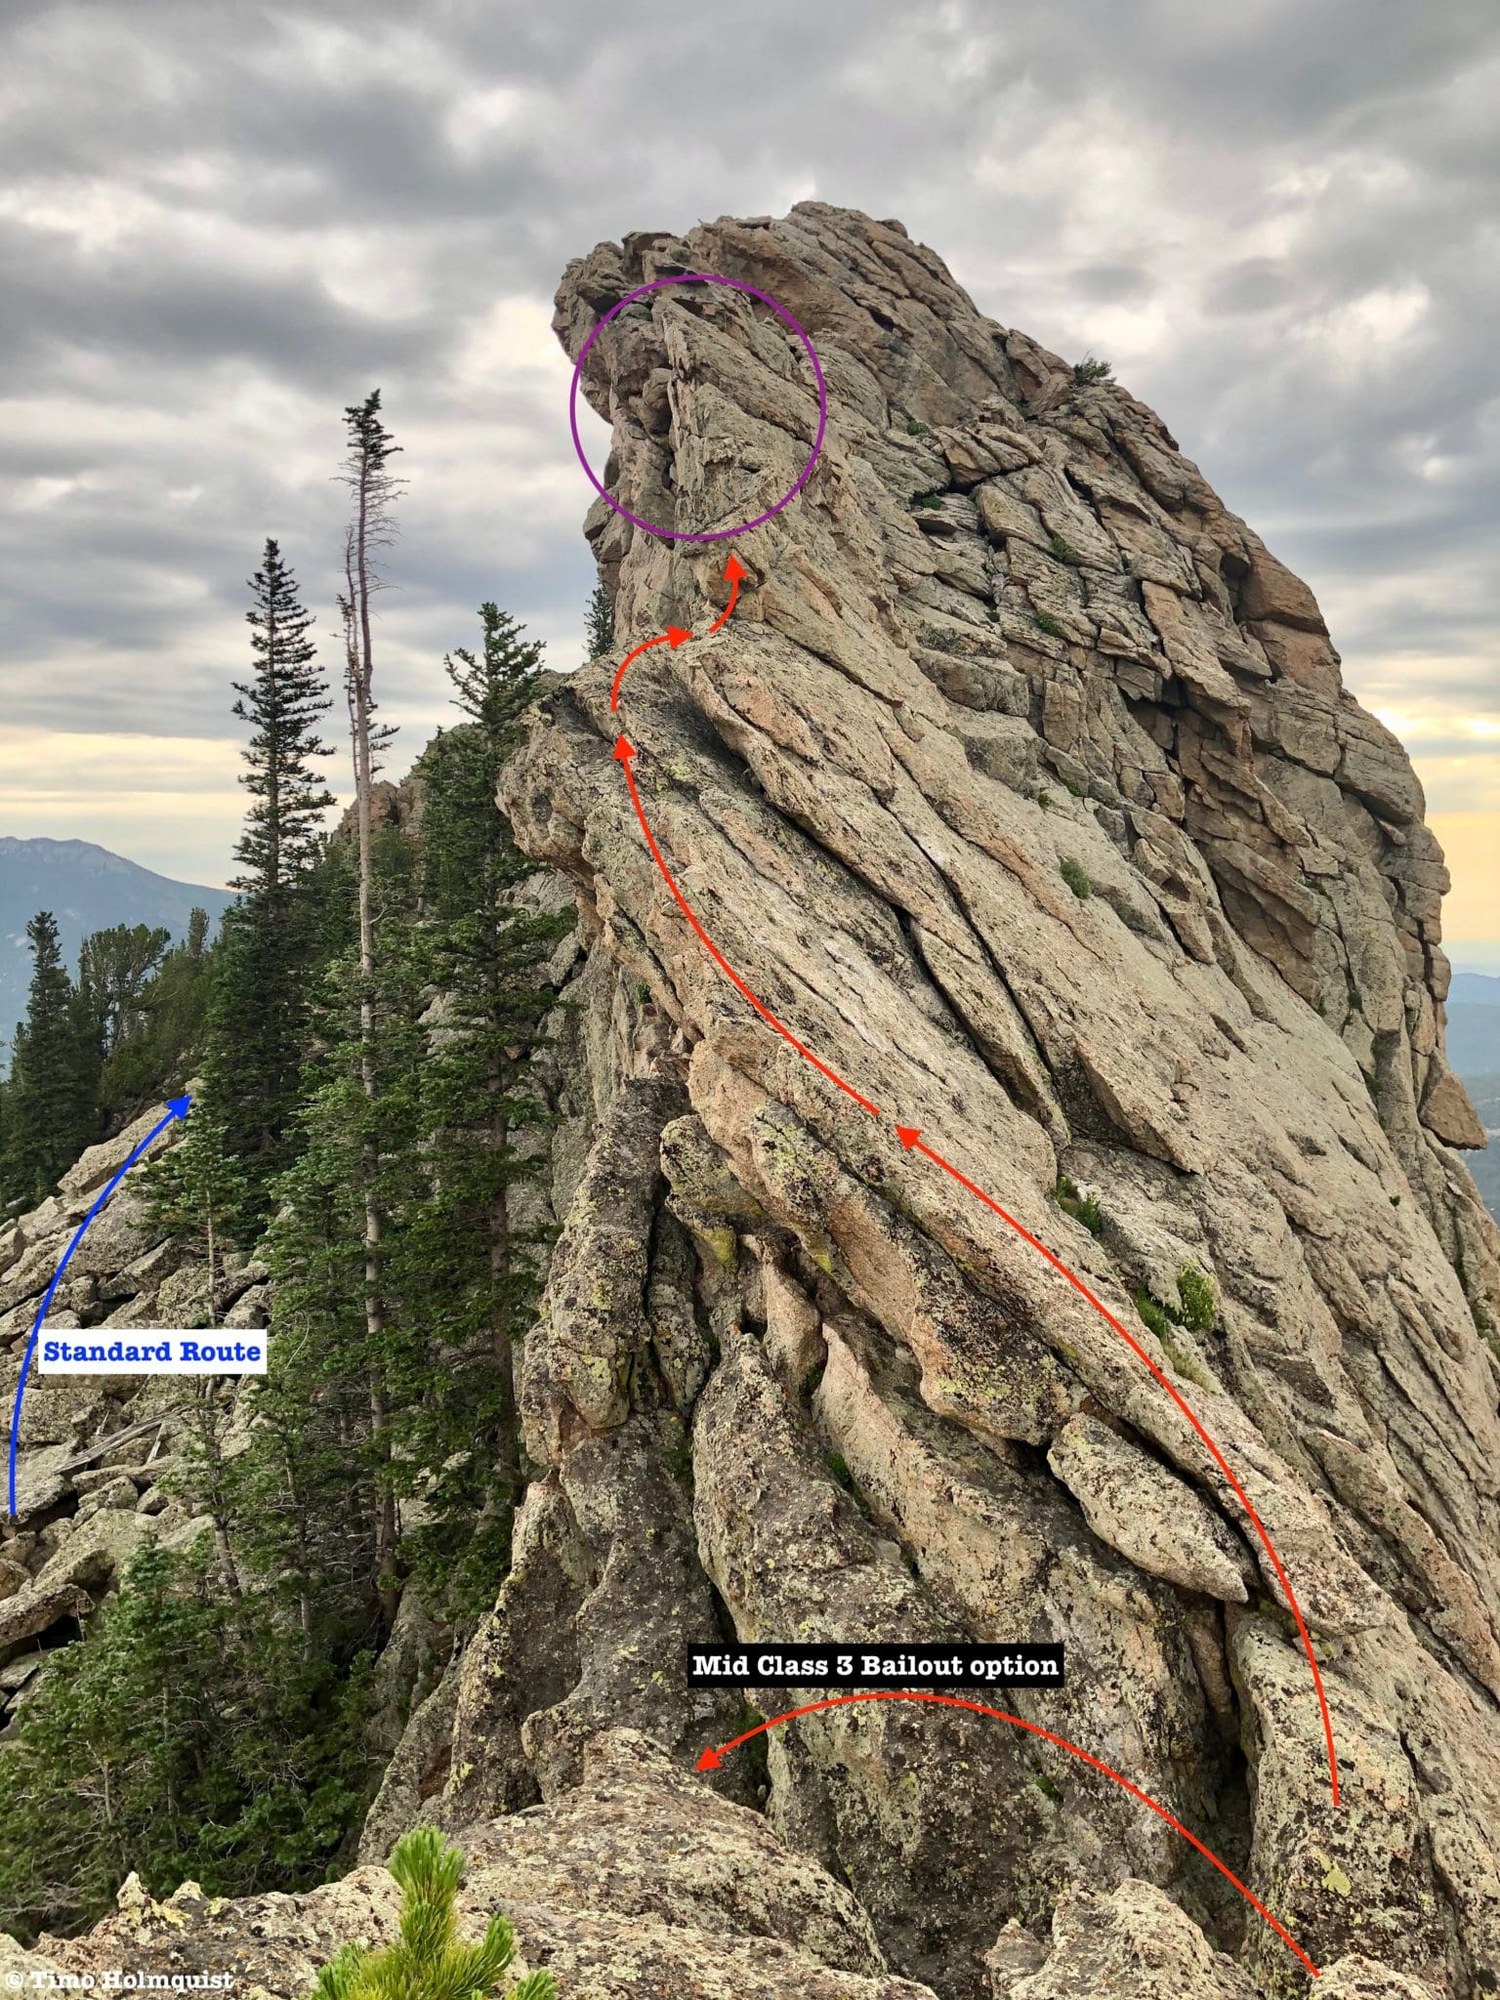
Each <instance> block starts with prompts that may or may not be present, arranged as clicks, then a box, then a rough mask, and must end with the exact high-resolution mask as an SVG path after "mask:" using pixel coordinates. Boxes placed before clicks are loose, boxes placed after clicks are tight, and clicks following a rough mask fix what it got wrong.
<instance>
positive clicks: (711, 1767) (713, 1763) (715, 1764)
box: [693, 1750, 724, 1771]
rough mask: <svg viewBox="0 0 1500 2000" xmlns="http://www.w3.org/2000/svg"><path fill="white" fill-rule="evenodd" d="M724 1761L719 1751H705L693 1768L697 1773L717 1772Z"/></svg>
mask: <svg viewBox="0 0 1500 2000" xmlns="http://www.w3.org/2000/svg"><path fill="white" fill-rule="evenodd" d="M723 1761H724V1759H723V1758H722V1757H721V1756H720V1755H719V1753H718V1751H717V1750H705V1751H704V1753H703V1755H702V1756H701V1757H700V1758H699V1759H698V1762H697V1763H696V1764H695V1765H694V1766H693V1768H694V1770H697V1771H717V1770H718V1768H719V1766H720V1765H721V1764H722V1763H723Z"/></svg>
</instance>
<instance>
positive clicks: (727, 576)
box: [724, 556, 750, 583]
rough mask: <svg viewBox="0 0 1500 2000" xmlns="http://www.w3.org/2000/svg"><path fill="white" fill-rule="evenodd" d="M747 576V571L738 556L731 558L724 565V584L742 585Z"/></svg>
mask: <svg viewBox="0 0 1500 2000" xmlns="http://www.w3.org/2000/svg"><path fill="white" fill-rule="evenodd" d="M749 574H750V572H749V570H747V569H746V567H745V565H744V564H743V563H742V562H741V561H740V559H739V557H738V556H731V557H730V558H729V560H728V562H727V563H725V565H724V581H725V582H726V583H743V582H744V581H745V578H746V577H747V576H748V575H749Z"/></svg>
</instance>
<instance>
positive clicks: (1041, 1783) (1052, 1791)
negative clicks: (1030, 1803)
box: [1031, 1771, 1062, 1805]
mask: <svg viewBox="0 0 1500 2000" xmlns="http://www.w3.org/2000/svg"><path fill="white" fill-rule="evenodd" d="M1031 1782H1032V1784H1034V1785H1035V1786H1036V1788H1037V1790H1038V1791H1039V1792H1040V1793H1041V1795H1042V1797H1043V1798H1044V1799H1050V1800H1051V1801H1052V1803H1053V1805H1057V1804H1058V1803H1059V1802H1060V1801H1061V1799H1062V1793H1061V1792H1060V1791H1059V1790H1058V1788H1057V1786H1056V1785H1055V1784H1053V1782H1052V1780H1051V1779H1050V1778H1049V1777H1048V1776H1047V1773H1046V1772H1045V1771H1038V1772H1037V1774H1036V1776H1035V1777H1034V1778H1033V1779H1032V1781H1031Z"/></svg>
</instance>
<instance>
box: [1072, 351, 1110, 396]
mask: <svg viewBox="0 0 1500 2000" xmlns="http://www.w3.org/2000/svg"><path fill="white" fill-rule="evenodd" d="M1114 377H1115V371H1114V369H1113V368H1112V367H1111V366H1110V365H1109V363H1108V362H1107V361H1101V360H1099V358H1098V356H1097V355H1093V354H1085V355H1084V357H1083V359H1082V361H1075V362H1074V363H1073V380H1074V381H1075V382H1076V383H1077V385H1078V387H1079V388H1080V389H1087V388H1088V387H1089V386H1090V385H1091V384H1092V383H1094V382H1112V381H1113V380H1114Z"/></svg>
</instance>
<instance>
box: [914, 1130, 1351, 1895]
mask: <svg viewBox="0 0 1500 2000" xmlns="http://www.w3.org/2000/svg"><path fill="white" fill-rule="evenodd" d="M896 1134H897V1137H898V1138H899V1139H900V1141H901V1143H902V1145H903V1146H904V1147H905V1148H906V1150H907V1152H908V1153H910V1152H918V1153H921V1154H923V1155H924V1156H925V1157H926V1158H927V1159H929V1160H931V1161H932V1164H933V1165H934V1166H935V1167H941V1168H942V1170H943V1172H944V1173H945V1174H948V1175H950V1176H951V1177H952V1178H953V1179H954V1180H956V1181H957V1182H958V1184H959V1186H960V1187H961V1188H966V1189H967V1190H968V1192H969V1193H970V1194H971V1195H973V1197H974V1199H975V1200H976V1201H982V1202H983V1203H984V1205H985V1207H986V1208H988V1209H990V1210H991V1211H992V1212H993V1213H994V1214H996V1215H998V1216H999V1218H1000V1220H1001V1221H1002V1222H1004V1223H1008V1224H1009V1226H1010V1227H1011V1228H1012V1229H1013V1230H1014V1231H1015V1232H1016V1234H1017V1235H1018V1236H1020V1237H1022V1238H1024V1240H1025V1241H1026V1242H1027V1243H1029V1244H1030V1245H1031V1247H1032V1249H1033V1250H1038V1251H1040V1252H1041V1254H1042V1256H1044V1257H1045V1258H1046V1260H1047V1262H1048V1263H1049V1264H1050V1265H1051V1266H1052V1268H1053V1270H1054V1271H1059V1272H1061V1274H1062V1275H1063V1277H1065V1278H1066V1279H1067V1281H1068V1283H1069V1284H1070V1285H1071V1286H1072V1287H1073V1289H1074V1291H1075V1292H1080V1293H1082V1295H1083V1297H1084V1298H1086V1299H1087V1300H1088V1302H1089V1304H1090V1305H1091V1306H1092V1307H1093V1308H1094V1311H1095V1312H1096V1313H1098V1314H1099V1316H1100V1317H1101V1318H1102V1319H1104V1320H1107V1321H1108V1323H1109V1324H1110V1325H1111V1326H1112V1327H1113V1328H1114V1330H1115V1332H1116V1333H1117V1334H1118V1335H1119V1336H1120V1338H1121V1340H1123V1341H1124V1343H1125V1345H1126V1346H1127V1347H1128V1348H1129V1349H1130V1351H1131V1353H1132V1354H1133V1355H1134V1356H1135V1357H1136V1359H1137V1360H1138V1361H1143V1362H1144V1363H1145V1364H1146V1366H1147V1367H1148V1368H1149V1369H1150V1370H1151V1373H1152V1374H1153V1375H1154V1376H1155V1377H1156V1379H1157V1381H1158V1382H1160V1384H1161V1386H1162V1387H1163V1388H1164V1389H1165V1390H1166V1392H1167V1394H1168V1395H1169V1396H1170V1397H1171V1398H1172V1401H1173V1402H1174V1403H1175V1404H1176V1405H1177V1407H1178V1409H1179V1410H1181V1412H1182V1414H1183V1415H1184V1416H1185V1417H1186V1418H1187V1420H1188V1422H1189V1423H1190V1424H1191V1425H1192V1427H1193V1429H1194V1430H1195V1431H1196V1432H1197V1433H1198V1436H1199V1437H1200V1438H1201V1439H1202V1440H1203V1443H1204V1444H1205V1445H1206V1446H1207V1448H1208V1450H1209V1453H1210V1454H1211V1456H1212V1458H1213V1461H1214V1463H1215V1465H1217V1466H1218V1468H1219V1470H1220V1472H1222V1473H1223V1475H1224V1477H1225V1478H1226V1479H1227V1480H1228V1481H1229V1484H1230V1486H1231V1488H1232V1489H1233V1491H1234V1496H1235V1498H1236V1499H1237V1500H1238V1501H1239V1503H1240V1505H1241V1506H1242V1507H1243V1508H1244V1510H1245V1512H1246V1514H1247V1515H1248V1516H1249V1517H1250V1520H1251V1522H1252V1524H1253V1525H1254V1528H1255V1532H1256V1534H1257V1535H1259V1537H1260V1540H1261V1546H1262V1547H1263V1548H1264V1549H1265V1552H1266V1554H1267V1555H1268V1556H1269V1557H1270V1559H1271V1567H1272V1568H1273V1569H1274V1570H1275V1572H1276V1576H1277V1579H1278V1581H1279V1582H1280V1584H1281V1588H1282V1589H1283V1591H1284V1592H1285V1593H1286V1601H1287V1603H1288V1604H1289V1605H1290V1606H1291V1610H1292V1616H1293V1617H1294V1618H1295V1619H1296V1621H1297V1630H1298V1632H1299V1633H1300V1634H1301V1635H1302V1650H1303V1652H1304V1653H1306V1655H1307V1664H1308V1665H1309V1666H1310V1667H1311V1668H1312V1677H1313V1686H1314V1687H1315V1688H1316V1689H1317V1691H1318V1707H1319V1709H1320V1710H1321V1712H1322V1716H1323V1736H1324V1740H1325V1741H1326V1743H1327V1745H1328V1773H1329V1776H1330V1778H1331V1779H1332V1781H1333V1803H1334V1804H1335V1805H1337V1804H1338V1803H1339V1764H1338V1757H1337V1756H1336V1754H1335V1752H1334V1747H1333V1719H1332V1717H1331V1716H1330V1715H1329V1713H1328V1697H1327V1695H1326V1694H1325V1693H1324V1691H1323V1676H1322V1674H1321V1673H1319V1671H1318V1661H1317V1656H1316V1654H1315V1653H1314V1652H1313V1643H1312V1637H1311V1634H1310V1633H1309V1632H1308V1629H1307V1622H1306V1620H1305V1619H1304V1618H1303V1616H1302V1607H1301V1605H1300V1604H1298V1602H1297V1598H1296V1593H1295V1592H1294V1591H1293V1589H1292V1585H1291V1579H1290V1578H1289V1577H1288V1576H1287V1573H1286V1571H1285V1570H1284V1569H1283V1568H1282V1566H1281V1557H1280V1556H1279V1555H1277V1553H1276V1550H1275V1548H1274V1547H1273V1546H1272V1543H1271V1537H1270V1536H1269V1535H1268V1534H1267V1533H1266V1531H1265V1529H1264V1527H1263V1526H1262V1525H1261V1519H1260V1516H1259V1514H1257V1513H1256V1511H1255V1509H1254V1508H1253V1507H1252V1506H1251V1504H1250V1499H1249V1496H1248V1495H1247V1493H1246V1492H1245V1489H1244V1487H1243V1486H1241V1484H1240V1482H1239V1481H1238V1480H1237V1479H1236V1478H1235V1476H1234V1474H1233V1473H1232V1472H1231V1471H1230V1469H1229V1461H1228V1460H1227V1459H1226V1458H1225V1456H1224V1454H1223V1452H1221V1451H1220V1449H1219V1447H1218V1446H1217V1445H1216V1444H1215V1443H1214V1441H1213V1439H1212V1438H1211V1437H1210V1436H1209V1434H1208V1432H1207V1431H1206V1430H1205V1429H1204V1427H1203V1425H1202V1423H1200V1421H1199V1420H1198V1418H1197V1417H1196V1416H1195V1415H1194V1413H1193V1411H1192V1409H1191V1408H1190V1407H1189V1405H1188V1403H1187V1401H1186V1399H1185V1398H1184V1397H1183V1396H1182V1394H1181V1393H1180V1392H1179V1390H1178V1389H1177V1387H1176V1385H1175V1383H1173V1382H1172V1381H1170V1380H1169V1378H1168V1377H1167V1376H1166V1375H1165V1374H1164V1373H1163V1372H1162V1370H1161V1369H1160V1368H1158V1367H1157V1365H1156V1363H1155V1362H1154V1361H1153V1360H1152V1359H1151V1356H1150V1355H1149V1354H1148V1353H1147V1352H1146V1350H1145V1348H1144V1347H1142V1346H1141V1344H1140V1342H1139V1341H1138V1340H1137V1339H1136V1337H1135V1335H1134V1334H1133V1333H1131V1332H1130V1330H1129V1328H1128V1327H1124V1326H1122V1325H1121V1324H1120V1322H1119V1320H1117V1319H1116V1318H1115V1316H1114V1314H1113V1313H1112V1312H1111V1311H1110V1309H1109V1307H1108V1306H1107V1305H1105V1304H1104V1302H1103V1300H1102V1299H1098V1298H1096V1297H1095V1296H1094V1294H1093V1293H1092V1292H1091V1291H1090V1290H1089V1288H1088V1286H1087V1285H1086V1284H1085V1283H1084V1282H1083V1280H1082V1278H1080V1277H1079V1276H1078V1274H1077V1272H1076V1271H1070V1270H1069V1269H1068V1266H1067V1265H1066V1264H1065V1263H1064V1262H1063V1261H1062V1259H1061V1257H1054V1256H1053V1254H1052V1252H1051V1251H1050V1250H1049V1249H1048V1248H1047V1246H1046V1244H1045V1243H1042V1242H1039V1241H1038V1239H1037V1238H1036V1237H1035V1236H1033V1235H1032V1233H1031V1231H1030V1230H1029V1229H1027V1228H1026V1227H1025V1226H1024V1224H1022V1223H1019V1222H1017V1220H1016V1218H1015V1217H1014V1216H1013V1215H1009V1214H1007V1213H1006V1211H1005V1210H1004V1209H1003V1208H1002V1207H1001V1206H1000V1204H999V1202H998V1201H995V1200H994V1199H993V1198H992V1197H991V1196H989V1195H987V1194H986V1193H985V1191H984V1189H983V1188H982V1187H976V1186H975V1184H974V1182H973V1181H971V1180H970V1179H969V1177H968V1175H967V1174H963V1173H960V1172H959V1170H958V1168H957V1167H955V1166H954V1165H953V1163H952V1161H951V1160H945V1159H944V1158H943V1156H942V1154H941V1153H937V1152H934V1151H933V1149H932V1147H931V1146H929V1145H928V1144H927V1142H926V1141H925V1140H924V1139H923V1137H922V1135H921V1132H920V1130H919V1128H918V1127H917V1126H915V1125H898V1126H897V1127H896ZM1210 1858H1212V1857H1210Z"/></svg>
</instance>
